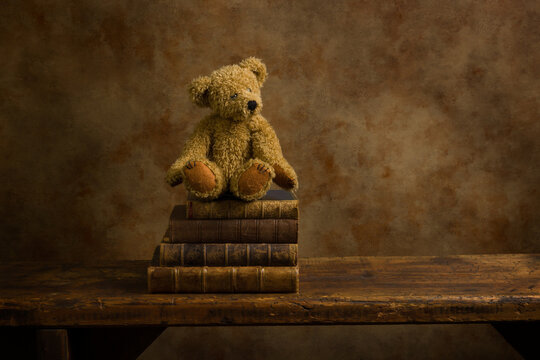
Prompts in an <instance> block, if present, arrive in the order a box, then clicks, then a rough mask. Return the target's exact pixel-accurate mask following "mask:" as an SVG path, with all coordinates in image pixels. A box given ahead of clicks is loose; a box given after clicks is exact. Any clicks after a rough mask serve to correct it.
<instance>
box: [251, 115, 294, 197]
mask: <svg viewBox="0 0 540 360" xmlns="http://www.w3.org/2000/svg"><path fill="white" fill-rule="evenodd" d="M257 125H258V126H257V127H256V129H255V131H254V132H253V143H252V144H253V157H254V158H258V159H261V160H263V161H265V162H267V163H269V164H271V165H272V167H273V168H274V171H275V177H274V182H275V183H276V184H277V185H279V186H280V187H282V188H284V189H289V190H296V189H297V188H298V178H297V176H296V172H295V171H294V169H293V167H292V166H291V165H290V164H289V163H288V162H287V160H286V159H285V158H284V157H283V152H282V150H281V145H280V144H279V139H278V138H277V135H276V133H275V131H274V129H273V128H272V126H270V124H269V123H268V122H267V121H266V120H262V121H260V122H259V123H258V124H257Z"/></svg>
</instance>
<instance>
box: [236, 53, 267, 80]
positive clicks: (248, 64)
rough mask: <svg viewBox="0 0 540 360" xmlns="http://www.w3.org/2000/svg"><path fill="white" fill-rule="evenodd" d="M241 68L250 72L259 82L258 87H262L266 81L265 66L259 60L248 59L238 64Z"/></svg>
mask: <svg viewBox="0 0 540 360" xmlns="http://www.w3.org/2000/svg"><path fill="white" fill-rule="evenodd" d="M238 65H239V66H240V67H241V68H244V69H248V70H251V71H252V72H253V73H254V74H255V76H256V77H257V81H259V86H262V84H263V83H264V80H266V65H264V64H263V62H262V61H261V60H260V59H257V58H254V57H248V58H246V59H244V60H242V61H240V63H239V64H238Z"/></svg>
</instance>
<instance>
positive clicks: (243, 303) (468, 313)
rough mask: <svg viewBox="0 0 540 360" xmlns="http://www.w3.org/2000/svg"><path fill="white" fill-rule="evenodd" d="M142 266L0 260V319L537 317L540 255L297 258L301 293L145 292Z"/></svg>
mask: <svg viewBox="0 0 540 360" xmlns="http://www.w3.org/2000/svg"><path fill="white" fill-rule="evenodd" d="M148 265H149V262H147V261H125V262H116V263H113V264H103V265H69V264H64V265H58V264H44V263H41V264H39V263H4V264H0V289H1V293H0V326H58V327H59V326H62V327H70V326H125V325H130V326H135V325H138V326H172V325H234V324H360V323H456V322H493V321H532V320H540V254H515V255H466V256H451V257H430V256H428V257H349V258H314V259H300V260H299V265H300V292H299V293H298V294H220V295H215V294H201V295H194V294H148V293H147V292H146V268H147V266H148Z"/></svg>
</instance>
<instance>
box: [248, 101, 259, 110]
mask: <svg viewBox="0 0 540 360" xmlns="http://www.w3.org/2000/svg"><path fill="white" fill-rule="evenodd" d="M256 108H257V102H256V101H255V100H250V101H248V109H249V111H253V110H255V109H256Z"/></svg>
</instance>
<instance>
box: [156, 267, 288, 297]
mask: <svg viewBox="0 0 540 360" xmlns="http://www.w3.org/2000/svg"><path fill="white" fill-rule="evenodd" d="M148 291H149V292H151V293H270V292H297V291H298V267H297V266H283V267H277V266H276V267H261V266H238V267H236V266H228V267H208V266H203V267H185V266H176V267H164V266H157V267H154V266H150V267H149V268H148Z"/></svg>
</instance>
